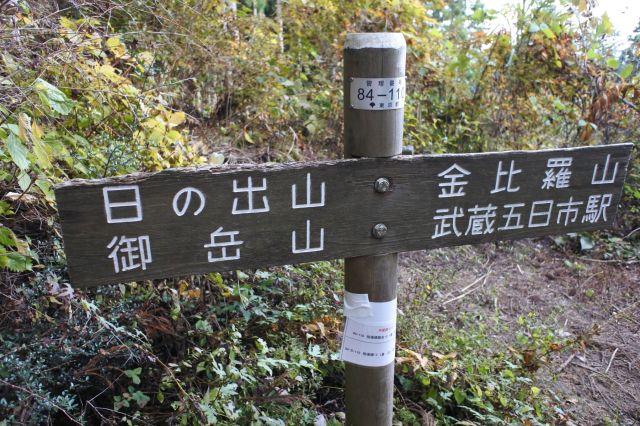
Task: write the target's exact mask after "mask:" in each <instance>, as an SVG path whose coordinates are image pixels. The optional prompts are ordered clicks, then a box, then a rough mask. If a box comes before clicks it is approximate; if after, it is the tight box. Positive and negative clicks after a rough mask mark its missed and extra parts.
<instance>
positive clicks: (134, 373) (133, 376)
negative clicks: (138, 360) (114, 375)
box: [124, 367, 142, 385]
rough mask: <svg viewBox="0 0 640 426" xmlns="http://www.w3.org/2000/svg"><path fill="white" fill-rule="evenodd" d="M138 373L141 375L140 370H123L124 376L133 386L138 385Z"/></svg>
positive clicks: (139, 368)
mask: <svg viewBox="0 0 640 426" xmlns="http://www.w3.org/2000/svg"><path fill="white" fill-rule="evenodd" d="M140 373H142V368H141V367H138V368H134V369H133V370H125V371H124V374H125V375H126V376H127V377H128V378H130V379H131V381H132V382H133V384H134V385H139V384H140Z"/></svg>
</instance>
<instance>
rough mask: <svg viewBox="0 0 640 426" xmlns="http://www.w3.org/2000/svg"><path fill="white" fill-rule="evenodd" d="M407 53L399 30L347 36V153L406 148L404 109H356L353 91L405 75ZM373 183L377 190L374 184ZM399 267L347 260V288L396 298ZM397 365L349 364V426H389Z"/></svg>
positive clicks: (382, 259) (392, 258)
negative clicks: (363, 83) (359, 84)
mask: <svg viewBox="0 0 640 426" xmlns="http://www.w3.org/2000/svg"><path fill="white" fill-rule="evenodd" d="M405 57H406V44H405V40H404V36H403V35H402V34H400V33H362V34H348V35H347V39H346V43H345V47H344V144H345V157H391V156H394V155H399V154H400V153H401V152H402V131H403V123H404V120H403V113H404V108H398V109H384V110H366V109H355V108H353V107H352V101H351V94H350V89H351V83H352V81H353V80H352V79H354V78H374V79H375V78H394V77H395V78H397V77H404V75H405ZM372 108H374V107H373V106H372ZM382 176H383V173H382V172H381V177H382ZM371 185H372V186H371V190H372V191H373V190H374V186H373V185H374V182H372V183H371ZM380 195H381V197H384V196H385V194H380ZM380 222H381V223H384V218H380ZM372 238H373V236H372ZM397 270H398V255H397V253H392V254H385V255H379V256H362V257H354V258H348V259H345V290H346V291H347V292H351V293H358V294H367V295H368V299H369V301H370V302H388V301H392V300H394V299H395V298H396V287H397V282H398V279H397ZM393 369H394V363H393V361H392V362H391V363H389V364H388V365H385V366H383V367H367V366H361V365H356V364H352V363H350V362H346V363H345V370H346V371H345V374H346V383H345V399H346V409H347V412H346V414H347V424H348V425H367V426H375V425H384V426H388V425H391V421H392V418H393V387H394V385H393V378H394V373H393Z"/></svg>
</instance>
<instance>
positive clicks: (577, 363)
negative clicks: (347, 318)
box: [399, 240, 640, 425]
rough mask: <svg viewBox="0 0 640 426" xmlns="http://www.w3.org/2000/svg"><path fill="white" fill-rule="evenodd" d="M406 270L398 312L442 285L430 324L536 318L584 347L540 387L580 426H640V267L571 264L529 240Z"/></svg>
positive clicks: (441, 255) (420, 255)
mask: <svg viewBox="0 0 640 426" xmlns="http://www.w3.org/2000/svg"><path fill="white" fill-rule="evenodd" d="M400 265H401V268H400V285H401V287H400V288H401V291H400V299H399V305H400V307H402V304H403V302H405V303H406V302H407V301H409V300H410V299H411V297H412V289H414V288H415V286H416V285H420V284H424V282H425V280H436V281H437V280H440V282H441V283H443V284H445V285H441V286H439V287H438V286H436V287H435V291H434V292H433V294H432V296H431V298H430V299H429V300H428V302H427V303H425V314H427V315H429V314H433V315H437V316H441V317H443V319H446V318H447V317H451V318H452V317H453V313H454V312H455V311H456V310H458V309H464V310H466V311H468V312H477V313H478V314H479V315H480V316H482V317H484V318H487V317H489V316H491V315H495V314H496V312H498V313H499V315H500V318H501V320H502V321H503V322H504V323H506V324H511V323H513V322H515V321H516V319H517V318H518V316H520V315H527V314H528V313H529V312H535V313H537V315H538V317H539V318H540V319H541V320H542V321H543V322H544V323H546V324H548V325H549V326H550V327H551V328H552V329H554V330H555V332H556V333H557V335H558V336H560V337H567V338H570V339H573V338H575V339H578V340H579V341H583V343H582V344H577V345H573V347H572V349H571V350H569V351H560V352H557V353H554V354H552V355H551V356H550V357H549V358H548V359H547V360H546V361H545V362H544V363H543V365H542V366H541V367H540V369H539V370H537V373H536V375H537V378H538V380H539V383H540V384H541V385H542V386H547V387H548V388H550V389H551V390H553V392H555V394H556V395H557V396H558V403H559V405H560V406H561V407H562V409H563V410H564V411H565V413H567V414H569V415H570V416H571V418H572V419H573V421H574V422H575V424H578V425H599V424H611V423H613V424H622V425H638V424H640V264H638V263H637V262H626V263H625V262H607V261H598V260H595V259H589V258H587V257H581V256H574V257H573V258H572V257H567V255H565V254H562V253H559V252H557V251H555V250H553V249H552V248H551V247H550V246H549V245H548V244H546V242H545V241H544V240H534V241H529V240H525V241H519V242H513V243H504V244H483V245H479V246H465V247H455V248H447V249H440V250H432V251H429V252H424V251H422V252H412V253H406V254H403V255H401V257H400ZM434 274H436V275H439V276H434ZM403 299H404V300H403ZM495 338H496V339H497V340H508V341H513V337H512V336H508V335H500V334H497V335H496V336H495Z"/></svg>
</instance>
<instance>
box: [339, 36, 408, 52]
mask: <svg viewBox="0 0 640 426" xmlns="http://www.w3.org/2000/svg"><path fill="white" fill-rule="evenodd" d="M403 47H406V43H405V41H404V35H402V33H352V34H347V40H346V41H345V44H344V48H345V49H401V48H403Z"/></svg>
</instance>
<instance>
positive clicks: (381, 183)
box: [373, 177, 391, 194]
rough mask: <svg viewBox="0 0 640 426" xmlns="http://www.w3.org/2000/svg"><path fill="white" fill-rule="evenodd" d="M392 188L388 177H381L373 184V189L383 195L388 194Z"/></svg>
mask: <svg viewBox="0 0 640 426" xmlns="http://www.w3.org/2000/svg"><path fill="white" fill-rule="evenodd" d="M390 188H391V182H389V179H387V178H386V177H379V178H378V179H376V181H375V182H374V183H373V189H375V190H376V192H379V193H381V194H382V193H385V192H387V191H388V190H389V189H390Z"/></svg>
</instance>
